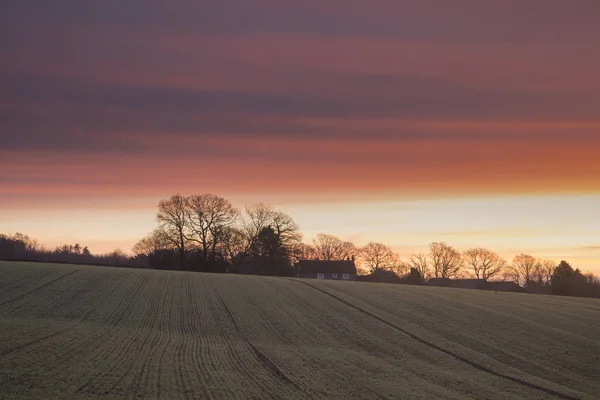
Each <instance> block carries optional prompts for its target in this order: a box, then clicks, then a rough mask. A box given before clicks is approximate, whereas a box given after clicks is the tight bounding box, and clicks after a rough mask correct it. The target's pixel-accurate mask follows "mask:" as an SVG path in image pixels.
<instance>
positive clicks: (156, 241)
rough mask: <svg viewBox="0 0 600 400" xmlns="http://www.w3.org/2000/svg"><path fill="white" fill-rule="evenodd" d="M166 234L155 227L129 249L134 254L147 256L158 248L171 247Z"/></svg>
mask: <svg viewBox="0 0 600 400" xmlns="http://www.w3.org/2000/svg"><path fill="white" fill-rule="evenodd" d="M172 247H173V246H172V245H171V244H170V243H169V241H168V238H167V236H166V235H165V233H164V232H163V231H162V230H161V229H155V230H154V231H152V233H150V234H149V235H148V236H146V237H144V238H142V239H140V240H139V241H138V242H137V243H136V244H135V245H134V246H133V248H132V249H131V251H133V254H135V255H145V256H149V255H150V254H152V253H154V252H155V251H158V250H165V249H168V248H172Z"/></svg>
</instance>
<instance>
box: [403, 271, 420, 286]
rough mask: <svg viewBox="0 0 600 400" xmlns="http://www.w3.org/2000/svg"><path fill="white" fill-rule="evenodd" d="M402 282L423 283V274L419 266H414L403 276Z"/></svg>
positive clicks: (408, 283)
mask: <svg viewBox="0 0 600 400" xmlns="http://www.w3.org/2000/svg"><path fill="white" fill-rule="evenodd" d="M402 283H405V284H407V285H422V284H423V276H422V275H421V273H420V272H419V270H418V269H417V268H415V267H412V268H411V269H410V272H409V273H408V275H406V276H405V277H404V278H402Z"/></svg>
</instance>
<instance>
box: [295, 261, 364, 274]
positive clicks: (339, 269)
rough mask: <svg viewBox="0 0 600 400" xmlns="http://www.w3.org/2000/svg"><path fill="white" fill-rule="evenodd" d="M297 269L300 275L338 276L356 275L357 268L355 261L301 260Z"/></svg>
mask: <svg viewBox="0 0 600 400" xmlns="http://www.w3.org/2000/svg"><path fill="white" fill-rule="evenodd" d="M296 268H297V269H298V272H299V273H301V274H302V273H305V274H315V273H319V272H323V273H338V274H344V273H349V274H356V266H355V265H354V261H351V260H348V261H346V260H343V261H337V260H336V261H333V260H331V261H328V260H299V261H298V262H297V263H296Z"/></svg>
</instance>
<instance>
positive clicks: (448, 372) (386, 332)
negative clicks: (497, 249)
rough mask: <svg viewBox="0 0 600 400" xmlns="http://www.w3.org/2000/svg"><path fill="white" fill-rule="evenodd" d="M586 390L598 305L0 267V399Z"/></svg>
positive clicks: (578, 394)
mask: <svg viewBox="0 0 600 400" xmlns="http://www.w3.org/2000/svg"><path fill="white" fill-rule="evenodd" d="M103 396H105V397H107V398H120V397H123V398H165V399H173V398H183V399H194V398H216V399H234V398H239V399H244V398H256V399H264V398H286V399H287V398H340V399H346V398H374V399H380V398H427V399H430V398H449V399H465V398H473V399H475V398H476V399H515V398H531V399H552V398H557V399H593V398H600V301H598V300H594V299H575V298H560V297H552V296H541V295H528V294H516V293H494V292H483V291H475V290H460V289H446V288H428V287H409V286H403V285H384V284H369V283H357V282H324V281H314V280H298V279H286V278H267V277H255V276H235V275H216V274H199V273H187V272H168V271H148V270H133V269H119V268H109V267H89V266H74V265H58V264H34V263H16V262H0V397H1V398H70V399H71V398H74V399H76V398H97V397H103Z"/></svg>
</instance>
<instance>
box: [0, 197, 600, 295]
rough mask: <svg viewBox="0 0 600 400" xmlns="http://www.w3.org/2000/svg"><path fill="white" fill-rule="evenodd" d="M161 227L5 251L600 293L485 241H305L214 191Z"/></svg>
mask: <svg viewBox="0 0 600 400" xmlns="http://www.w3.org/2000/svg"><path fill="white" fill-rule="evenodd" d="M156 222H157V226H156V228H155V229H154V230H153V231H152V232H151V233H150V234H148V235H147V236H146V237H144V238H142V239H140V240H139V241H138V242H137V243H136V244H135V245H134V247H133V249H132V250H133V256H128V255H127V254H125V253H124V252H123V251H121V250H115V251H113V252H111V253H107V254H103V255H93V254H91V253H90V251H89V250H88V248H87V247H85V246H84V247H82V246H80V245H79V244H75V245H63V246H58V247H57V248H56V249H54V250H47V249H44V248H42V247H41V246H39V244H38V243H37V242H36V241H35V240H32V239H31V238H29V237H28V236H26V235H22V234H16V235H14V236H9V235H0V258H4V259H30V260H33V261H41V260H44V261H53V262H78V263H89V264H101V265H117V266H133V267H142V268H154V269H176V270H187V271H202V272H229V273H242V274H258V275H275V276H293V274H294V264H295V262H296V261H297V260H299V259H314V260H350V259H352V260H355V261H356V264H357V268H358V271H359V274H360V275H361V279H362V280H369V281H376V282H396V283H410V284H424V283H427V282H428V281H430V280H431V279H435V278H438V279H439V278H442V279H444V278H446V279H459V278H471V279H481V280H483V281H498V280H500V281H510V282H514V283H516V284H517V285H519V286H520V287H521V288H523V289H524V290H525V291H528V292H531V293H546V294H558V295H573V296H587V297H600V279H598V278H597V277H596V276H594V275H592V274H589V273H588V274H583V273H582V272H581V271H580V270H579V269H574V268H572V267H571V266H570V265H569V263H567V262H566V261H562V262H561V263H559V264H557V263H555V262H553V261H550V260H541V259H537V258H535V257H534V256H532V255H530V254H519V255H516V256H515V257H513V259H512V260H511V262H507V261H506V260H505V259H504V258H502V257H501V256H500V255H499V254H497V253H495V252H493V251H491V250H489V249H485V248H480V247H476V248H471V249H467V250H465V251H459V250H457V249H456V248H454V247H453V246H451V245H449V244H447V243H444V242H433V243H430V244H429V251H428V252H426V253H416V254H410V255H409V256H408V257H407V258H406V259H405V260H402V259H401V258H400V256H399V255H398V254H397V253H396V252H394V251H393V250H392V249H391V248H390V247H389V246H387V245H385V244H382V243H376V242H370V243H367V244H366V245H365V246H356V245H355V244H353V243H352V242H349V241H345V240H342V239H340V238H338V237H336V236H334V235H329V234H325V233H320V234H317V235H316V236H315V238H314V239H313V240H312V242H311V243H304V242H303V241H302V239H303V236H302V234H301V233H300V229H299V226H298V225H297V224H296V222H295V221H294V220H293V218H292V217H291V216H290V215H288V214H286V213H285V212H283V211H280V210H276V209H274V208H273V207H272V206H270V205H267V204H264V203H256V204H252V205H248V206H246V207H244V209H242V210H240V209H237V208H235V207H234V206H233V205H232V204H231V203H230V202H229V201H228V200H227V199H225V198H223V197H220V196H217V195H214V194H194V195H190V196H182V195H180V194H176V195H173V196H171V197H170V198H168V199H163V200H161V201H160V202H159V203H158V207H157V212H156Z"/></svg>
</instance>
